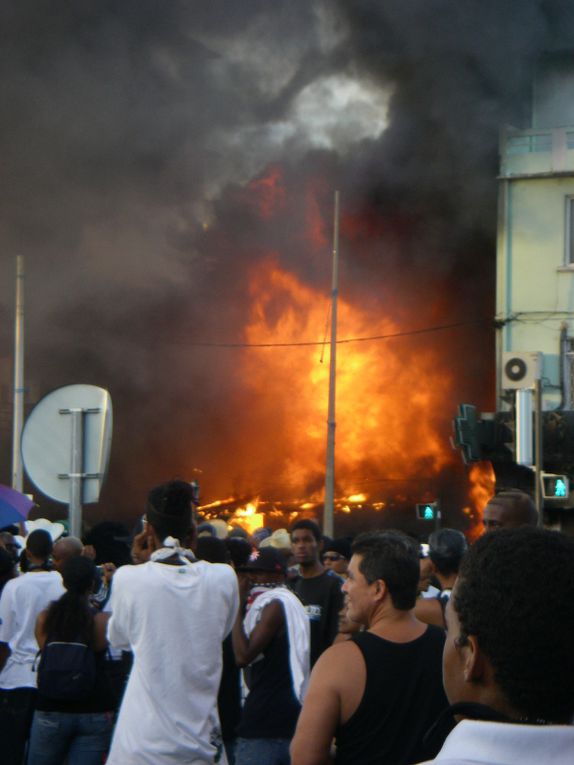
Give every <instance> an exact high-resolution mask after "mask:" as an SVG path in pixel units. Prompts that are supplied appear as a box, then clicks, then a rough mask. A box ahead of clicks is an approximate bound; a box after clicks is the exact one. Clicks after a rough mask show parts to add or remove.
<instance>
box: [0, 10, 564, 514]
mask: <svg viewBox="0 0 574 765" xmlns="http://www.w3.org/2000/svg"><path fill="white" fill-rule="evenodd" d="M573 21H574V12H572V11H571V10H570V4H569V3H567V2H559V1H558V0H554V1H552V0H549V1H548V2H543V0H514V1H511V2H505V3H500V2H493V0H486V1H485V0H482V2H478V0H459V2H456V3H453V2H446V1H444V2H428V1H424V0H415V1H414V2H410V3H404V2H403V3H401V2H399V0H385V2H376V0H370V2H363V1H362V0H357V2H353V3H348V2H346V1H345V0H341V2H337V3H332V2H327V1H325V2H323V1H321V0H313V2H309V0H289V1H288V2H287V0H284V1H280V0H277V1H276V2H273V3H269V2H265V0H245V1H243V2H241V3H232V2H229V0H227V1H223V0H212V2H210V3H207V4H206V3H189V2H185V1H184V0H170V2H162V1H161V0H107V1H106V2H102V0H79V2H74V3H61V2H60V3H54V2H48V1H47V0H44V1H43V2H33V3H32V2H30V1H29V0H19V1H18V2H16V1H15V0H6V1H5V2H4V3H2V8H1V9H0V41H1V45H0V60H1V72H2V77H1V79H0V94H1V95H0V98H1V106H2V108H1V110H0V144H1V146H2V155H1V156H2V159H1V167H2V184H1V186H0V210H1V216H0V246H1V251H2V260H1V264H0V269H1V270H0V276H1V279H0V283H1V284H2V285H3V290H2V295H1V296H0V315H1V316H2V318H3V322H2V332H1V334H0V337H1V341H2V346H1V347H2V355H3V356H7V355H8V354H9V353H10V350H11V326H10V316H11V311H12V290H11V285H12V279H13V271H14V256H15V255H16V254H22V255H24V256H25V258H26V272H27V282H26V289H27V330H26V337H27V378H28V381H29V382H33V383H34V384H35V385H36V386H37V387H38V388H39V390H40V392H41V393H45V392H47V391H48V390H50V389H52V388H54V387H57V386H60V385H64V384H69V383H73V382H89V383H93V384H98V385H102V386H104V387H107V388H108V389H109V390H110V391H111V393H112V398H113V401H114V405H115V414H116V430H115V440H114V448H113V453H112V463H111V470H110V477H109V483H108V486H107V487H106V490H105V494H104V497H103V499H102V503H101V507H100V509H99V510H98V513H101V514H102V515H103V516H108V517H109V516H110V515H111V514H112V513H117V514H120V515H121V514H123V515H124V516H127V515H129V514H132V513H135V511H136V510H137V508H138V507H139V506H141V503H142V497H143V495H144V492H145V490H146V489H147V488H148V487H149V486H150V485H152V484H153V483H154V482H156V481H158V480H162V479H164V478H166V477H171V476H175V475H181V476H188V477H190V478H191V477H193V475H192V470H193V468H194V467H197V468H199V469H201V470H202V471H203V473H202V474H201V475H199V474H198V475H199V477H200V481H202V484H203V486H204V490H205V492H206V493H207V495H208V498H214V497H216V496H217V495H218V494H224V493H231V492H233V491H234V490H235V489H236V488H237V486H240V487H241V488H242V490H247V489H248V488H253V489H256V488H257V486H256V485H255V486H253V487H250V480H251V479H250V477H249V476H246V475H245V473H244V468H243V467H242V468H241V470H239V468H237V469H236V468H234V464H235V463H234V458H235V455H236V454H237V453H239V452H241V450H242V449H244V448H245V443H246V442H247V441H253V439H256V438H257V426H259V425H260V424H261V422H260V421H261V417H262V414H261V411H257V412H256V411H255V410H256V409H257V407H254V406H253V401H252V400H250V397H249V392H248V391H245V389H244V388H243V387H242V379H241V377H240V375H239V373H238V370H239V369H240V366H241V355H240V353H241V352H240V350H239V349H229V348H221V347H206V345H209V344H210V343H224V344H225V343H241V342H243V341H244V340H245V335H244V332H243V328H244V326H245V324H246V322H247V321H248V317H249V309H250V305H251V304H252V302H253V295H252V294H251V293H250V289H249V284H250V279H251V277H252V273H253V267H255V266H256V265H257V264H258V263H259V262H261V261H262V260H263V259H265V258H266V257H269V253H275V254H276V257H277V258H278V262H279V263H280V265H281V267H282V268H284V269H286V270H288V271H289V272H291V273H293V274H295V275H296V276H297V278H298V279H300V280H301V282H303V283H305V284H308V285H310V286H311V287H312V288H313V289H316V290H318V291H320V292H322V294H324V295H325V296H326V294H327V292H328V285H329V279H330V274H329V266H330V261H329V249H330V226H331V215H332V211H331V205H332V190H333V189H334V188H335V187H338V188H340V189H341V192H342V198H343V216H342V223H341V227H342V253H343V257H344V265H343V267H342V279H343V285H344V290H345V292H346V295H347V299H348V300H349V302H351V303H356V304H363V305H369V306H370V308H371V310H372V311H373V312H374V314H377V315H380V316H388V317H389V319H391V320H392V321H393V322H395V323H396V324H397V325H399V326H400V327H401V328H404V329H405V330H409V329H418V328H421V327H428V326H431V325H442V324H448V323H457V322H465V321H474V320H476V321H478V322H480V321H481V320H483V319H488V317H490V316H492V314H493V306H494V295H493V288H494V281H493V279H494V230H495V216H496V184H495V180H494V179H495V176H496V172H497V156H496V150H497V132H498V129H499V126H500V125H501V124H504V123H507V122H515V123H517V122H518V123H520V122H521V121H522V122H524V120H525V115H526V114H527V111H528V92H529V87H530V83H531V78H532V75H533V72H534V67H535V64H536V61H537V59H538V57H539V56H540V55H541V54H542V53H543V52H545V51H547V50H549V49H552V48H553V47H556V46H560V45H561V39H562V38H563V39H564V40H567V39H568V36H569V32H571V31H572V22H573ZM570 39H572V37H571V35H570ZM273 168H278V172H279V174H280V181H278V182H277V187H276V192H277V193H276V194H275V195H274V191H273V185H272V184H271V190H269V186H268V184H269V181H268V179H269V178H270V177H273ZM265 184H267V185H265ZM269 195H271V197H270V196H269ZM266 204H267V205H271V208H270V209H269V211H267V212H266V208H265V205H266ZM311 219H312V220H311ZM317 221H319V223H317ZM342 289H343V287H342ZM273 306H274V308H273V310H275V311H276V312H277V315H278V316H279V315H280V313H281V310H282V308H283V307H284V306H282V304H281V300H280V298H278V300H277V302H276V303H275V304H273ZM269 310H271V308H269ZM276 318H277V317H275V319H276ZM268 319H269V321H268V324H269V326H271V327H272V326H273V321H274V319H273V317H272V316H271V317H268ZM323 332H324V326H319V327H317V331H316V334H315V336H314V337H308V336H306V337H303V338H301V339H302V340H320V339H321V338H322V336H323ZM269 339H270V340H271V341H272V340H273V338H272V337H271V338H269ZM392 342H393V343H397V342H399V341H398V340H394V341H392ZM433 342H435V343H436V344H437V347H438V348H439V350H440V353H439V356H438V357H437V358H438V360H439V361H440V363H442V364H444V365H445V366H447V367H448V373H449V376H450V375H454V377H455V379H456V381H457V382H456V385H455V386H454V393H455V395H456V396H458V398H456V399H455V400H453V401H452V409H451V410H448V411H444V412H441V413H439V414H438V415H437V414H436V413H435V415H433V416H437V417H438V418H439V419H440V418H442V421H443V424H442V425H441V426H440V427H441V428H442V431H443V432H444V436H445V438H446V436H447V434H448V428H449V420H450V417H451V416H452V410H453V409H454V408H455V406H456V404H457V403H458V402H459V401H462V400H474V401H476V403H478V404H479V405H481V406H483V407H484V408H488V407H489V406H492V396H491V393H492V369H491V367H492V355H493V354H492V332H491V328H490V327H489V326H488V323H485V322H483V323H477V324H476V325H475V326H474V327H470V326H469V327H466V328H460V329H459V330H453V331H451V332H447V333H445V334H440V333H439V334H437V336H436V339H434V340H433ZM405 347H408V348H409V349H410V350H411V352H412V353H416V352H417V349H416V347H415V346H405ZM469 348H470V349H472V352H470V353H469V352H468V349H469ZM270 352H276V351H275V350H273V351H271V349H270ZM432 371H433V373H434V372H436V370H432ZM286 384H288V385H289V386H290V388H292V389H294V390H296V386H297V381H296V380H286ZM413 386H416V381H413ZM281 417H285V418H286V417H287V414H286V413H283V414H282V415H281ZM281 417H279V420H281ZM277 438H278V439H280V438H281V433H280V432H278V434H277ZM260 451H261V453H262V454H263V453H264V452H265V451H266V450H265V449H264V448H261V450H260ZM3 459H4V457H3ZM5 459H6V462H5V463H4V462H3V464H2V466H1V467H2V478H1V480H3V481H4V482H7V481H8V480H9V479H8V476H9V460H8V456H7V455H6V458H5ZM256 472H257V471H256ZM259 480H260V479H259V477H258V478H257V480H255V479H254V482H255V483H257V481H259Z"/></svg>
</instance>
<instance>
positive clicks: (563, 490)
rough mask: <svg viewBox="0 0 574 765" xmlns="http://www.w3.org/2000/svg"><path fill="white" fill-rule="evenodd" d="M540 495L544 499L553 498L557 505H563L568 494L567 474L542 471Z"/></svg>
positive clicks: (568, 481) (568, 482)
mask: <svg viewBox="0 0 574 765" xmlns="http://www.w3.org/2000/svg"><path fill="white" fill-rule="evenodd" d="M540 479H541V481H542V496H543V497H544V499H546V500H554V503H555V504H556V505H558V506H565V504H566V503H567V501H568V495H569V494H570V480H569V478H568V476H567V475H556V474H555V473H542V475H541V476H540Z"/></svg>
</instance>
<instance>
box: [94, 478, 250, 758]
mask: <svg viewBox="0 0 574 765" xmlns="http://www.w3.org/2000/svg"><path fill="white" fill-rule="evenodd" d="M192 501H193V493H192V489H191V487H190V485H189V484H187V483H185V482H183V481H172V482H171V483H168V484H163V485H161V486H158V487H156V488H155V489H153V490H152V491H151V492H150V494H149V496H148V504H147V508H146V514H147V523H145V524H144V531H143V532H142V533H141V534H140V535H138V537H136V540H135V545H134V548H135V555H134V559H136V560H138V559H139V560H140V561H141V560H146V559H147V561H148V562H146V563H143V564H142V565H136V566H123V567H122V568H120V569H119V570H118V571H117V573H116V574H115V576H114V587H113V592H112V597H111V601H110V610H111V612H112V617H111V619H110V622H109V625H108V639H109V641H110V644H111V645H112V646H113V647H114V648H121V649H124V650H131V651H132V652H133V654H134V664H133V668H132V672H131V675H130V678H129V681H128V685H127V688H126V692H125V695H124V698H123V701H122V705H121V707H120V712H119V717H118V722H117V725H116V730H115V733H114V738H113V741H112V747H111V751H110V755H109V758H108V765H168V764H169V765H172V764H173V765H176V764H180V763H181V765H183V764H184V763H185V765H214V763H226V758H225V751H224V749H223V744H222V740H221V731H220V726H219V718H218V713H217V693H218V690H219V681H220V676H221V667H222V651H221V644H222V642H223V640H224V638H225V637H226V636H227V635H228V634H229V633H230V632H231V628H232V626H233V622H234V620H235V616H236V614H237V611H238V608H239V593H238V588H237V579H236V576H235V573H234V571H233V569H232V568H231V567H230V566H227V565H223V564H216V563H207V562H206V561H197V560H195V558H194V557H193V554H192V553H191V552H190V551H189V550H184V549H183V548H182V546H181V544H180V540H181V542H184V541H187V542H189V538H190V536H192V535H193V533H194V531H195V526H194V524H193V521H192V509H191V503H192Z"/></svg>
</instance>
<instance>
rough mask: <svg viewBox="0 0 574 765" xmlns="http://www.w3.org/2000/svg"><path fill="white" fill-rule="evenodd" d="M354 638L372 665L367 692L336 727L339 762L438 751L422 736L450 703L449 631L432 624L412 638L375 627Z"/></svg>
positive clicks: (380, 762)
mask: <svg viewBox="0 0 574 765" xmlns="http://www.w3.org/2000/svg"><path fill="white" fill-rule="evenodd" d="M352 640H353V641H354V642H355V643H356V645H357V646H358V647H359V649H360V651H361V653H362V654H363V659H364V661H365V665H366V670H367V680H366V685H365V692H364V694H363V698H362V699H361V701H360V703H359V706H358V707H357V709H356V711H355V713H354V714H353V715H352V716H351V717H350V718H349V720H348V721H347V722H346V723H345V724H344V725H341V726H339V727H338V729H337V732H336V740H337V756H336V760H335V762H336V763H337V765H375V763H376V765H410V764H411V763H417V762H421V761H423V760H427V759H430V758H432V757H434V755H435V754H436V753H437V751H438V749H440V746H441V745H442V741H439V742H434V741H433V744H434V746H435V747H436V749H435V750H433V751H427V750H426V749H425V747H424V746H423V743H422V739H423V736H424V734H425V733H426V732H427V730H428V729H429V728H430V727H431V725H432V724H433V722H434V721H435V720H436V718H437V717H438V716H439V714H440V713H441V711H442V710H443V709H445V708H446V707H447V706H448V702H447V700H446V696H445V694H444V691H443V687H442V668H441V667H442V649H443V645H444V632H443V630H441V629H440V628H439V627H433V626H429V627H427V630H426V632H424V633H423V634H422V635H421V637H419V638H417V639H416V640H412V641H411V642H409V643H393V642H391V641H389V640H385V639H384V638H381V637H378V636H377V635H373V634H372V633H371V632H361V633H359V634H357V635H355V636H354V637H353V638H352Z"/></svg>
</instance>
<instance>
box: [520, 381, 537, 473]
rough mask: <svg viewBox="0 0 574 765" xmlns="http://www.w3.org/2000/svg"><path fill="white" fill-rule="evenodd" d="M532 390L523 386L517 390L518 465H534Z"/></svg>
mask: <svg viewBox="0 0 574 765" xmlns="http://www.w3.org/2000/svg"><path fill="white" fill-rule="evenodd" d="M533 398H534V396H533V395H532V390H531V389H530V388H523V389H520V390H517V391H516V439H515V440H516V454H515V462H516V464H517V465H525V466H526V467H532V465H533V464H534V459H533V457H532V442H533V440H534V439H533V438H532V404H533Z"/></svg>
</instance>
